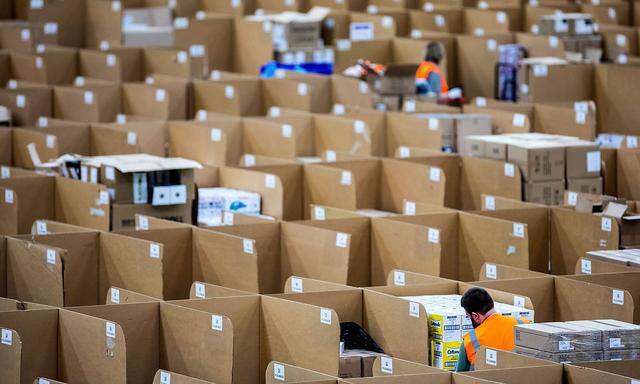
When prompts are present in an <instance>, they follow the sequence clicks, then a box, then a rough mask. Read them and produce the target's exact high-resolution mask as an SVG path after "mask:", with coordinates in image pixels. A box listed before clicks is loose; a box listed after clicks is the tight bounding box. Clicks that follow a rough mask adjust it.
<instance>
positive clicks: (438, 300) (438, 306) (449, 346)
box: [403, 295, 534, 371]
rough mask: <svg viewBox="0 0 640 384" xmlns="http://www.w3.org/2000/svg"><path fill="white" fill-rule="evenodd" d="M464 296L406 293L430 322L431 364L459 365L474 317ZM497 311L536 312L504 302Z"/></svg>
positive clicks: (507, 313) (451, 368)
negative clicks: (464, 306) (465, 339)
mask: <svg viewBox="0 0 640 384" xmlns="http://www.w3.org/2000/svg"><path fill="white" fill-rule="evenodd" d="M461 298H462V296H460V295H429V296H406V297H403V299H405V300H409V301H412V302H415V303H418V304H420V305H422V306H423V307H424V309H425V311H426V312H427V318H428V321H429V339H430V340H431V342H430V346H429V356H430V364H431V366H433V367H436V368H440V369H444V370H447V371H454V370H455V369H456V365H457V364H458V353H459V351H460V346H461V345H462V338H463V337H464V335H466V334H467V332H469V331H470V330H471V329H473V324H472V323H471V318H469V316H468V315H467V314H466V312H465V310H464V308H462V307H461V306H460V299H461ZM494 306H495V309H496V312H498V313H499V314H501V315H504V316H512V317H516V318H523V319H526V320H529V321H533V318H534V311H533V310H532V309H526V308H521V307H515V306H513V305H509V304H504V303H497V302H496V303H494Z"/></svg>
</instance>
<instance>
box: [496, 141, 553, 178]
mask: <svg viewBox="0 0 640 384" xmlns="http://www.w3.org/2000/svg"><path fill="white" fill-rule="evenodd" d="M507 160H508V161H509V162H511V163H514V164H516V165H518V167H519V168H520V171H521V172H522V176H523V178H524V179H525V180H526V181H527V182H535V181H551V180H559V179H563V178H564V176H565V173H564V168H565V150H564V148H563V147H562V145H560V144H554V143H543V142H540V141H535V142H534V141H530V142H525V141H518V142H515V143H509V144H508V145H507ZM563 188H564V187H563Z"/></svg>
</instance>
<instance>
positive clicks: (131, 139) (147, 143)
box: [91, 121, 168, 157]
mask: <svg viewBox="0 0 640 384" xmlns="http://www.w3.org/2000/svg"><path fill="white" fill-rule="evenodd" d="M167 132H168V128H167V124H166V123H165V122H164V121H137V122H133V121H132V122H125V123H124V124H119V123H109V124H106V123H105V124H92V125H91V152H92V154H93V155H94V156H108V155H126V154H132V153H146V154H150V155H156V156H160V157H164V156H165V155H166V147H165V146H166V143H167V137H168V133H167Z"/></svg>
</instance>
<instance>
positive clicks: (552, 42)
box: [549, 36, 560, 48]
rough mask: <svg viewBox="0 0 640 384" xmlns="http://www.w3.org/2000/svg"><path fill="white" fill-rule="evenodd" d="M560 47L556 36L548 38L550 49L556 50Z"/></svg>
mask: <svg viewBox="0 0 640 384" xmlns="http://www.w3.org/2000/svg"><path fill="white" fill-rule="evenodd" d="M559 45H560V39H558V37H557V36H549V46H550V47H551V48H558V46H559Z"/></svg>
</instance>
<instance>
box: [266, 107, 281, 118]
mask: <svg viewBox="0 0 640 384" xmlns="http://www.w3.org/2000/svg"><path fill="white" fill-rule="evenodd" d="M281 114H282V113H281V111H280V107H270V108H269V117H274V118H275V117H280V115H281Z"/></svg>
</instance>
